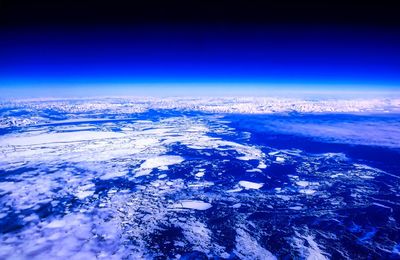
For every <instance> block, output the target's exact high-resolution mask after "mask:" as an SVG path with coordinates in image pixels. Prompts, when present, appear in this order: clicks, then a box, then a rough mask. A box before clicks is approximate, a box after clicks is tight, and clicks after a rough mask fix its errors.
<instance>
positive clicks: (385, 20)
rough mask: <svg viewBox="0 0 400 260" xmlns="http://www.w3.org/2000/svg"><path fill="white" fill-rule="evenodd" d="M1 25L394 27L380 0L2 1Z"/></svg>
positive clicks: (390, 10) (392, 10)
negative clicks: (167, 24)
mask: <svg viewBox="0 0 400 260" xmlns="http://www.w3.org/2000/svg"><path fill="white" fill-rule="evenodd" d="M0 4H1V6H0V10H1V11H0V19H1V20H0V23H1V26H2V27H5V28H11V27H31V26H60V25H61V26H86V25H88V26H93V25H95V26H98V25H100V26H104V25H141V24H160V23H162V24H165V23H173V24H176V23H177V24H188V23H195V24H225V25H226V24H231V25H235V24H258V25H260V24H264V25H265V24H267V25H273V24H306V25H310V24H311V25H321V24H325V25H349V26H381V27H397V26H399V25H400V16H399V12H398V10H399V9H398V8H396V7H395V5H394V4H389V3H385V2H384V1H374V2H368V1H351V0H348V1H343V2H341V1H323V0H319V1H299V0H297V1H296V0H291V1H288V0H277V1H274V2H269V1H259V0H258V1H251V0H248V1H235V0H203V1H189V0H185V1H178V0H166V1H154V0H140V1H134V0H132V1H121V0H112V1H111V0H108V1H104V0H69V1H67V0H37V1H33V0H31V1H21V0H2V1H0Z"/></svg>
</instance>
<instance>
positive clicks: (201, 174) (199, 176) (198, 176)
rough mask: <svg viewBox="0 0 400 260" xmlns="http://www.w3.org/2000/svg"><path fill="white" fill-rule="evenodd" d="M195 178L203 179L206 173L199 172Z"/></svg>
mask: <svg viewBox="0 0 400 260" xmlns="http://www.w3.org/2000/svg"><path fill="white" fill-rule="evenodd" d="M194 176H196V177H197V178H201V177H203V176H204V172H198V173H196V174H195V175H194Z"/></svg>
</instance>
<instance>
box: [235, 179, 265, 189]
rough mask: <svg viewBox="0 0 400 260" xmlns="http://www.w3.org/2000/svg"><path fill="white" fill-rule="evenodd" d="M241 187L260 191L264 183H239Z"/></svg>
mask: <svg viewBox="0 0 400 260" xmlns="http://www.w3.org/2000/svg"><path fill="white" fill-rule="evenodd" d="M239 185H240V186H242V187H244V188H245V189H254V190H257V189H260V188H261V187H262V186H264V183H256V182H251V181H239Z"/></svg>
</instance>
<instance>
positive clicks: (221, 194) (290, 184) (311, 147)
mask: <svg viewBox="0 0 400 260" xmlns="http://www.w3.org/2000/svg"><path fill="white" fill-rule="evenodd" d="M71 102H72V101H71ZM72 103H73V102H72ZM35 104H36V105H35ZM37 104H38V103H29V104H19V105H18V106H10V105H7V106H6V105H3V106H2V108H1V109H0V115H1V117H2V118H3V119H5V118H7V119H8V120H9V121H10V120H11V121H12V120H14V121H13V122H19V124H8V125H6V126H4V127H2V128H1V129H0V241H1V242H0V259H67V258H68V259H95V258H97V259H207V258H215V259H294V258H296V259H328V258H333V259H356V258H359V259H367V258H368V259H377V258H382V259H383V258H385V259H399V258H400V150H399V148H400V120H399V115H398V114H344V113H340V114H339V113H317V114H315V113H307V114H304V113H296V112H293V113H272V114H263V115H254V114H244V113H242V114H232V113H228V114H226V113H225V114H224V113H210V112H204V111H189V110H185V109H181V110H180V109H154V110H152V109H150V110H146V111H131V110H129V111H125V112H124V113H122V112H121V111H120V110H119V108H118V109H115V107H114V108H113V109H110V108H109V107H106V106H102V105H101V104H100V105H98V104H97V103H96V104H91V105H90V106H89V105H87V106H85V107H83V108H82V107H81V106H74V105H71V103H68V102H62V103H43V102H42V103H41V104H40V105H37ZM65 104H67V105H68V109H66V108H65ZM69 105H71V106H69ZM93 107H95V108H93ZM35 118H36V119H37V121H35V122H33V121H32V120H35ZM21 122H25V123H21Z"/></svg>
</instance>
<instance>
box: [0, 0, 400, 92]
mask: <svg viewBox="0 0 400 260" xmlns="http://www.w3.org/2000/svg"><path fill="white" fill-rule="evenodd" d="M0 3H1V6H0V33H1V36H2V37H1V38H2V40H1V41H0V84H2V85H3V86H17V85H35V84H36V85H38V84H39V85H46V84H47V85H49V84H50V85H62V84H64V85H68V84H70V83H96V84H97V83H105V84H107V83H124V84H125V83H138V82H145V83H146V82H150V83H151V82H158V83H160V82H161V83H162V82H183V83H185V82H194V83H218V82H223V83H229V82H234V83H238V82H239V83H249V82H251V83H287V84H336V85H341V84H344V85H352V84H353V85H377V86H382V85H383V86H395V87H396V86H398V85H400V75H399V71H400V16H399V14H398V9H397V8H396V7H395V6H394V5H393V4H388V3H385V2H382V1H376V2H375V3H371V2H369V3H367V2H366V1H365V2H361V1H360V2H355V1H346V2H340V1H275V2H273V3H269V2H268V1H234V0H230V1H218V0H214V1H189V0H186V1H152V0H141V1H119V0H114V1H102V0H98V1H85V0H80V1H73V0H70V1H63V0H61V1H56V0H52V1H50V0H49V1H19V0H2V1H1V2H0Z"/></svg>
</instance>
